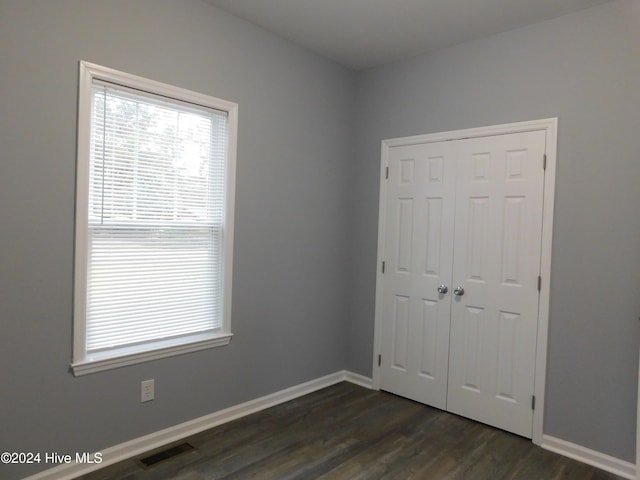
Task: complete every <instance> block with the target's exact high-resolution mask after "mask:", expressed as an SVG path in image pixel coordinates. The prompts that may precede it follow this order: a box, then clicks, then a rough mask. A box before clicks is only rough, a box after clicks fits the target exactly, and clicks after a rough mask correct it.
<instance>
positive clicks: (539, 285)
mask: <svg viewBox="0 0 640 480" xmlns="http://www.w3.org/2000/svg"><path fill="white" fill-rule="evenodd" d="M540 290H542V277H541V276H540V275H538V291H540Z"/></svg>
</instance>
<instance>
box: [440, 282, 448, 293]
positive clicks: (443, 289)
mask: <svg viewBox="0 0 640 480" xmlns="http://www.w3.org/2000/svg"><path fill="white" fill-rule="evenodd" d="M448 291H449V287H447V286H446V285H445V284H444V283H443V284H442V285H440V286H439V287H438V293H447V292H448Z"/></svg>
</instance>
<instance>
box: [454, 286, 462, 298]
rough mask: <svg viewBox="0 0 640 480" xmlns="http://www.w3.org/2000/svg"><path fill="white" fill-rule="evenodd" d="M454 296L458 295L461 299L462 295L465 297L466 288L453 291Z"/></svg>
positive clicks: (457, 288)
mask: <svg viewBox="0 0 640 480" xmlns="http://www.w3.org/2000/svg"><path fill="white" fill-rule="evenodd" d="M453 294H454V295H457V296H459V297H461V296H462V295H464V288H462V287H456V288H455V289H454V290H453Z"/></svg>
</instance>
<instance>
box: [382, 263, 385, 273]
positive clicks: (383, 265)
mask: <svg viewBox="0 0 640 480" xmlns="http://www.w3.org/2000/svg"><path fill="white" fill-rule="evenodd" d="M384 267H385V263H384V262H382V273H384Z"/></svg>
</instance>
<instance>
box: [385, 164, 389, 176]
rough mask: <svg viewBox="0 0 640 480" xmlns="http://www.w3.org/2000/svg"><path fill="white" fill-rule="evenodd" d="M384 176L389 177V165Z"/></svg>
mask: <svg viewBox="0 0 640 480" xmlns="http://www.w3.org/2000/svg"><path fill="white" fill-rule="evenodd" d="M384 178H386V179H388V178H389V167H387V168H386V170H385V174H384Z"/></svg>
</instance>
